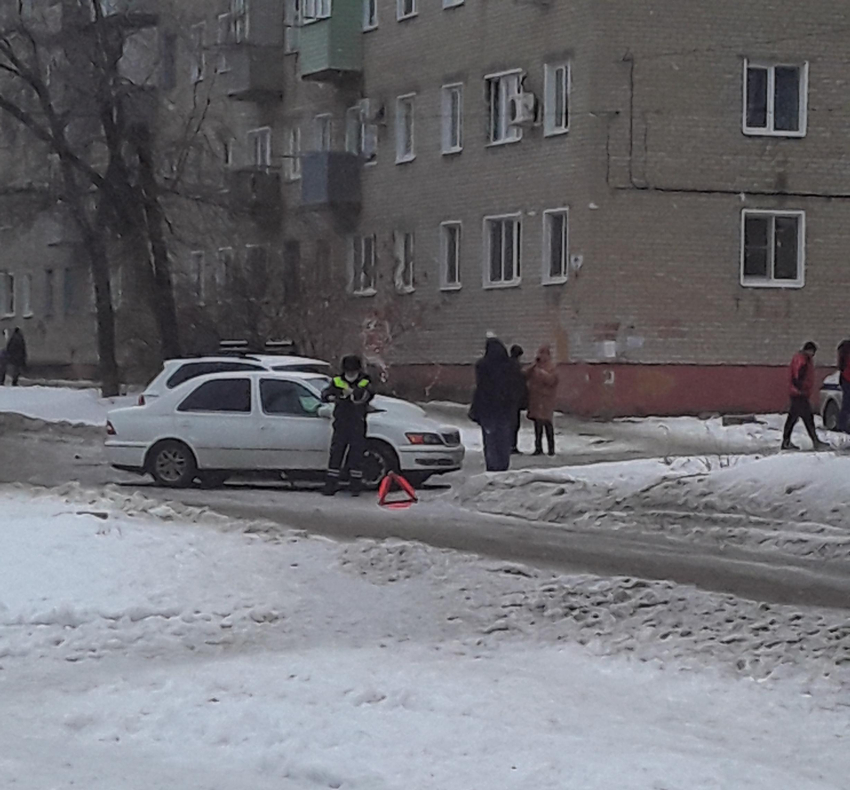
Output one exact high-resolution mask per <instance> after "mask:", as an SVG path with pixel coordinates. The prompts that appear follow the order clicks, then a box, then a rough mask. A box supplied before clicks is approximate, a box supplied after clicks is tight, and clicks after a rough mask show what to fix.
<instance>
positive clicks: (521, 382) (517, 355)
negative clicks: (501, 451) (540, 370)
mask: <svg viewBox="0 0 850 790" xmlns="http://www.w3.org/2000/svg"><path fill="white" fill-rule="evenodd" d="M524 353H525V350H524V349H523V347H522V346H518V345H513V346H511V362H512V363H513V366H514V374H513V375H514V379H515V381H516V385H517V392H516V396H515V397H516V399H517V409H516V413H515V414H514V432H513V436H512V440H513V444H512V445H511V455H522V453H521V452H520V451H519V427H520V425H521V423H522V413H523V412H524V411H528V387H527V386H526V383H525V377H524V375H523V371H522V355H523V354H524Z"/></svg>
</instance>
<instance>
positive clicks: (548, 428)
mask: <svg viewBox="0 0 850 790" xmlns="http://www.w3.org/2000/svg"><path fill="white" fill-rule="evenodd" d="M525 377H526V379H527V380H528V417H529V419H530V420H532V421H533V422H534V454H535V455H543V434H544V432H545V434H546V444H547V445H548V450H549V455H555V427H554V425H553V424H552V420H553V418H554V416H555V398H556V397H557V394H558V371H557V369H556V368H555V363H554V362H553V361H552V351H551V349H550V348H549V346H541V347H540V350H539V351H538V352H537V358H536V359H535V360H534V364H533V365H532V366H531V367H530V368H529V369H528V370H526V371H525Z"/></svg>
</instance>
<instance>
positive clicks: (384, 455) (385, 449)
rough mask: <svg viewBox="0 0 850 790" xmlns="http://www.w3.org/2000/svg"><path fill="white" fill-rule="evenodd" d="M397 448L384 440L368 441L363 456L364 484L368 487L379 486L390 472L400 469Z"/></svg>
mask: <svg viewBox="0 0 850 790" xmlns="http://www.w3.org/2000/svg"><path fill="white" fill-rule="evenodd" d="M400 468H401V467H400V464H399V462H398V456H397V455H396V454H395V450H393V449H392V447H390V446H389V445H386V444H384V443H383V442H367V444H366V453H365V455H364V457H363V484H364V485H365V486H366V487H367V488H377V487H378V486H379V485H380V483H381V480H383V479H384V478H385V477H386V476H387V475H388V474H389V473H390V472H398V471H399V469H400Z"/></svg>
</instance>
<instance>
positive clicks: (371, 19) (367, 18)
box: [363, 0, 378, 30]
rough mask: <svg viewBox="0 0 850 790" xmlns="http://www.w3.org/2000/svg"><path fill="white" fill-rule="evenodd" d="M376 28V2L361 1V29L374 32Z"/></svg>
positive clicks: (376, 0)
mask: <svg viewBox="0 0 850 790" xmlns="http://www.w3.org/2000/svg"><path fill="white" fill-rule="evenodd" d="M377 26H378V0H363V29H364V30H374V29H375V28H376V27H377Z"/></svg>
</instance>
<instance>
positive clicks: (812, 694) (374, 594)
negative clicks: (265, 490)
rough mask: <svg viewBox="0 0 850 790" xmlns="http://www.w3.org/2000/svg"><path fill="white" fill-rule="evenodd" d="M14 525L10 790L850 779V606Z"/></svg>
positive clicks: (10, 521) (109, 512) (2, 779)
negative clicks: (787, 603) (809, 605)
mask: <svg viewBox="0 0 850 790" xmlns="http://www.w3.org/2000/svg"><path fill="white" fill-rule="evenodd" d="M0 510H2V512H3V514H4V519H3V528H2V529H0V557H2V564H3V568H2V572H0V611H1V612H2V614H0V704H2V708H3V717H2V719H0V740H2V742H3V744H4V749H3V754H2V756H0V786H14V787H16V788H20V790H44V788H49V787H70V786H72V785H73V786H75V787H85V788H87V790H135V788H138V787H175V788H177V787H179V788H196V789H197V790H213V788H215V790H244V788H246V787H250V788H252V789H254V790H272V788H274V790H316V788H341V789H342V790H402V788H405V790H408V789H410V790H430V788H434V787H440V788H445V790H461V788H462V789H463V790H469V788H473V787H475V788H477V787H492V788H500V790H502V789H504V790H526V789H527V788H529V787H534V788H539V789H540V790H562V788H564V787H567V786H575V787H581V788H586V790H609V788H611V787H617V788H622V790H658V789H659V788H672V787H679V786H681V787H688V788H692V787H693V788H695V787H722V788H724V789H725V788H729V789H730V790H737V789H740V790H743V789H744V788H747V790H774V788H777V787H787V786H793V787H794V788H796V789H799V790H827V788H834V787H841V786H843V785H844V784H845V783H846V777H847V775H848V772H850V752H848V750H847V749H846V746H845V744H846V742H847V738H848V737H850V722H848V718H847V715H846V706H847V705H848V704H850V696H849V695H850V678H848V677H847V675H846V670H847V667H848V663H850V654H848V640H849V639H850V622H848V619H847V613H846V612H837V611H829V610H821V611H816V610H804V609H797V608H794V607H782V606H766V605H765V606H759V605H757V604H754V603H749V602H746V601H740V600H738V599H734V598H730V597H729V596H720V595H713V594H709V593H703V592H700V591H698V590H694V589H691V588H682V587H676V586H674V585H671V584H667V583H663V582H651V583H647V582H642V581H639V580H635V579H610V580H603V579H599V578H595V577H588V576H572V577H568V576H559V575H554V574H551V573H548V572H544V571H538V570H534V569H531V568H527V567H524V566H521V565H514V564H506V563H500V562H493V561H484V560H481V559H480V558H476V557H473V556H470V555H459V554H456V553H453V552H450V551H447V550H440V549H433V548H429V547H426V546H421V545H416V544H410V543H405V542H401V541H387V542H378V541H359V542H354V543H349V544H346V545H345V546H340V545H338V544H335V543H333V542H331V541H326V540H311V539H303V538H301V537H299V536H298V535H297V534H296V533H292V532H286V531H278V532H277V533H274V532H272V531H268V532H259V533H258V532H243V531H241V530H243V529H247V530H255V529H258V528H259V527H261V526H262V525H242V524H240V523H238V522H233V523H229V522H227V521H225V520H222V519H221V518H220V517H219V518H211V517H207V516H208V515H209V514H204V513H203V511H197V510H193V509H187V510H185V511H183V510H182V508H180V507H176V506H175V507H170V506H163V509H161V510H157V509H156V507H155V506H153V505H152V504H150V503H149V502H148V501H146V500H144V499H143V498H137V497H135V496H134V497H125V498H124V499H122V498H121V495H120V494H119V493H118V492H107V493H106V494H105V495H102V496H101V495H98V494H87V493H86V492H84V491H81V490H79V489H78V488H71V489H67V490H65V491H64V492H63V493H62V494H61V495H60V494H57V493H56V492H52V493H50V492H44V491H42V492H35V493H34V492H30V491H27V490H24V489H0ZM269 530H271V528H270V527H269ZM570 643H574V644H570ZM581 645H584V647H583V648H582V647H580V646H581ZM634 659H640V660H639V661H638V660H634ZM686 668H687V669H691V670H693V671H690V672H681V671H679V672H676V671H671V670H676V669H678V670H683V669H686ZM746 678H756V679H759V680H762V681H763V682H762V683H759V684H758V685H756V684H755V683H752V682H748V681H747V680H745V679H746ZM800 691H805V692H807V694H806V695H805V696H804V695H801V694H800V693H799V692H800Z"/></svg>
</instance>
